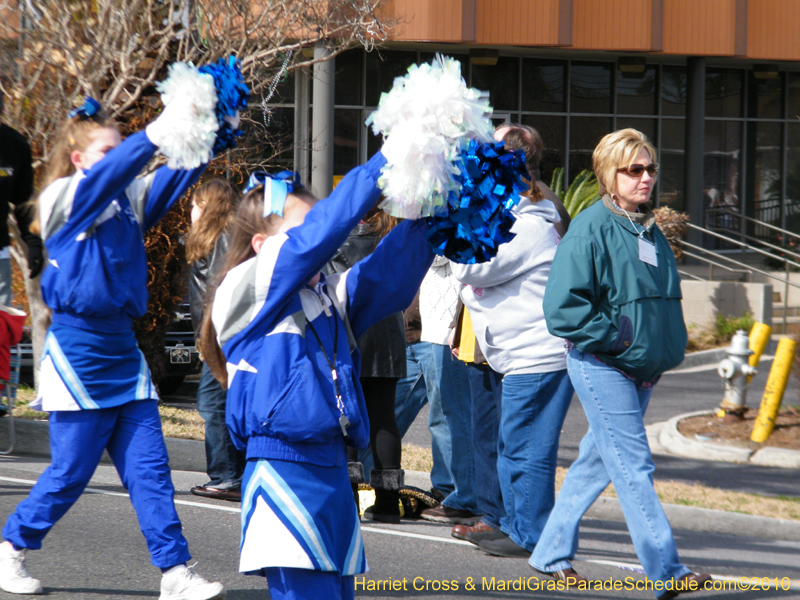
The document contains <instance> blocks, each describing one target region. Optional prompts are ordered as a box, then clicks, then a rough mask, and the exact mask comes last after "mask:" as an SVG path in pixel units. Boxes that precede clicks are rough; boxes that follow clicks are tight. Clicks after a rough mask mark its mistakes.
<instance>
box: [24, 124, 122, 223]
mask: <svg viewBox="0 0 800 600" xmlns="http://www.w3.org/2000/svg"><path fill="white" fill-rule="evenodd" d="M98 129H113V130H114V131H117V132H119V128H118V127H117V124H116V123H115V122H114V121H113V120H112V119H110V118H109V117H108V116H106V114H105V113H104V112H102V111H101V112H99V113H95V114H94V115H92V116H91V117H86V116H76V117H72V118H69V119H67V120H66V121H64V124H63V125H61V129H59V131H58V135H57V136H56V141H55V143H54V144H53V150H52V152H51V153H50V161H49V162H48V163H47V169H46V170H45V174H44V181H43V184H44V185H43V186H42V190H44V189H46V188H47V186H48V185H50V184H51V183H53V182H54V181H56V180H58V179H61V178H62V177H69V176H70V175H72V174H73V173H75V165H73V164H72V160H71V158H70V156H71V154H72V152H73V151H75V150H78V151H80V152H82V151H83V150H86V148H87V147H88V146H89V145H90V144H91V143H92V142H91V139H90V138H91V135H92V132H93V131H97V130H98ZM30 204H31V211H32V213H31V217H32V218H31V224H30V226H29V229H30V231H31V233H35V234H36V235H41V233H42V224H41V223H40V222H39V197H38V196H37V197H35V198H34V199H32V200H31V201H30Z"/></svg>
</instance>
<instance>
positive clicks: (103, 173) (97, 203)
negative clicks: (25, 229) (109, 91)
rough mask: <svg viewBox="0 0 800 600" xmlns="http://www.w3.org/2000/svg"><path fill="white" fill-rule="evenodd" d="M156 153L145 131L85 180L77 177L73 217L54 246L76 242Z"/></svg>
mask: <svg viewBox="0 0 800 600" xmlns="http://www.w3.org/2000/svg"><path fill="white" fill-rule="evenodd" d="M155 151H156V146H155V145H154V144H153V143H152V142H151V141H150V140H149V139H148V138H147V135H146V134H145V132H143V131H141V132H139V133H135V134H133V135H132V136H130V137H128V138H127V139H126V140H125V141H124V142H122V143H121V144H120V145H119V146H117V147H116V148H114V149H113V150H111V151H109V153H108V154H106V156H104V157H103V158H102V159H101V160H99V161H98V162H97V163H95V164H94V165H93V166H92V168H91V169H88V170H87V171H85V172H84V173H83V175H82V176H81V175H76V177H78V178H79V180H78V183H77V187H76V188H75V195H74V200H73V202H72V206H71V207H70V208H69V216H68V217H67V220H66V222H65V223H64V225H63V226H62V227H61V228H60V229H59V230H58V231H57V232H56V233H55V234H54V235H53V239H52V243H58V239H66V240H72V239H74V238H75V237H76V236H77V235H78V234H80V233H83V232H84V231H86V230H87V229H88V228H89V227H91V225H92V224H93V223H94V222H95V220H96V219H97V217H99V216H100V214H101V213H102V212H103V211H104V210H105V209H106V207H107V206H108V205H109V204H111V202H112V201H113V200H114V199H115V198H116V197H117V196H119V195H120V194H121V193H122V192H123V191H124V190H125V188H127V187H128V186H129V185H130V184H131V182H132V181H133V180H134V179H136V176H137V175H138V174H139V173H140V172H141V170H142V169H143V168H144V167H145V165H147V163H148V162H149V161H150V159H151V158H152V157H153V154H154V153H155ZM44 225H45V224H43V226H44Z"/></svg>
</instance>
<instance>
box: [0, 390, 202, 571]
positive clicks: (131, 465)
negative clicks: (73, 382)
mask: <svg viewBox="0 0 800 600" xmlns="http://www.w3.org/2000/svg"><path fill="white" fill-rule="evenodd" d="M103 449H106V450H108V454H109V456H111V460H112V461H113V462H114V466H115V467H116V469H117V473H119V477H120V479H121V480H122V485H123V486H125V489H126V490H128V493H129V494H130V498H131V504H133V508H134V509H135V510H136V516H137V518H138V519H139V528H140V529H141V531H142V533H143V534H144V537H145V540H147V547H148V548H149V550H150V556H151V558H152V562H153V564H154V565H155V566H156V567H159V568H162V569H166V568H169V567H174V566H175V565H179V564H181V563H185V562H186V561H188V560H189V559H190V558H191V556H190V555H189V548H188V546H187V543H186V539H185V538H184V537H183V533H182V531H181V522H180V520H179V519H178V513H177V512H175V503H174V501H173V499H174V497H175V488H174V487H173V486H172V479H171V477H170V470H169V456H168V455H167V447H166V445H165V444H164V435H163V434H162V433H161V417H160V416H159V414H158V405H157V403H156V402H154V401H152V400H141V401H137V402H128V403H127V404H123V405H121V406H115V407H113V408H101V409H98V410H74V411H72V410H70V411H53V412H51V413H50V453H51V456H52V460H53V462H52V464H51V465H50V466H49V467H47V470H46V471H45V472H44V473H42V475H41V476H40V477H39V480H38V481H37V482H36V485H34V486H33V489H32V490H31V493H30V494H29V495H28V497H27V498H26V499H25V500H23V501H22V502H20V503H19V505H17V508H16V510H15V511H14V514H12V515H11V516H10V517H9V518H8V521H6V525H5V527H4V528H3V538H4V539H6V540H7V541H9V542H11V543H12V544H14V545H15V546H17V547H20V548H29V549H31V550H38V549H39V548H41V547H42V540H43V539H44V537H45V536H46V535H47V533H48V532H49V531H50V529H51V528H52V527H53V525H55V524H56V522H57V521H58V520H59V519H60V518H61V517H63V516H64V514H65V513H66V512H67V511H68V510H69V509H70V507H71V506H72V505H73V504H75V502H76V501H77V500H78V498H80V496H81V494H82V493H83V490H84V489H85V488H86V486H87V485H88V483H89V480H90V479H91V478H92V475H93V474H94V471H95V469H96V468H97V464H98V463H99V462H100V457H101V456H102V455H103Z"/></svg>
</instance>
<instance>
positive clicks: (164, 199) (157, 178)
mask: <svg viewBox="0 0 800 600" xmlns="http://www.w3.org/2000/svg"><path fill="white" fill-rule="evenodd" d="M207 166H208V164H207V163H206V164H203V165H200V166H199V167H197V168H196V169H191V170H184V169H170V168H169V167H166V166H164V167H160V168H158V169H157V170H156V171H155V172H154V173H152V174H150V175H148V176H147V177H143V178H142V179H138V180H136V181H134V182H133V183H132V184H131V185H130V186H129V187H128V189H127V190H126V194H127V195H128V200H130V202H131V204H132V205H133V209H134V210H135V211H136V215H137V216H138V217H139V220H140V223H142V227H143V228H144V230H145V231H146V230H148V229H150V228H151V227H152V226H153V225H155V224H156V223H158V222H159V221H160V220H161V219H162V217H163V216H164V215H165V214H166V213H167V211H168V210H169V209H170V208H172V205H173V204H175V202H177V201H178V200H179V199H180V198H181V196H183V194H184V193H185V192H186V190H187V189H189V188H190V187H192V186H193V185H194V184H195V183H197V180H198V179H200V175H202V174H203V171H205V170H206V167H207Z"/></svg>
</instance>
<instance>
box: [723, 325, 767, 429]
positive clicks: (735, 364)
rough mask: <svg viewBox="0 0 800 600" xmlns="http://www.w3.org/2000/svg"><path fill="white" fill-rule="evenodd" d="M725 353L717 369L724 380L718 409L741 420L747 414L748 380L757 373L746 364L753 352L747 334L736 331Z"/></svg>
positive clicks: (741, 330)
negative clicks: (725, 355)
mask: <svg viewBox="0 0 800 600" xmlns="http://www.w3.org/2000/svg"><path fill="white" fill-rule="evenodd" d="M725 352H726V353H727V355H728V357H727V358H724V359H723V360H722V362H720V363H719V367H717V373H719V376H720V377H722V379H724V380H725V396H724V397H723V399H722V404H720V405H719V407H720V408H721V409H722V410H724V411H725V413H726V414H728V415H731V416H734V417H736V418H739V419H742V418H744V413H745V412H747V387H748V386H749V385H750V378H751V377H752V376H753V375H755V374H756V373H758V370H757V369H756V368H755V367H751V366H750V364H749V362H748V358H749V356H750V355H751V354H753V351H752V350H750V340H749V338H748V337H747V332H746V331H744V330H743V329H740V330H739V331H737V332H736V334H735V335H734V336H733V339H732V340H731V345H730V346H729V347H728V348H727V350H726V351H725Z"/></svg>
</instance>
